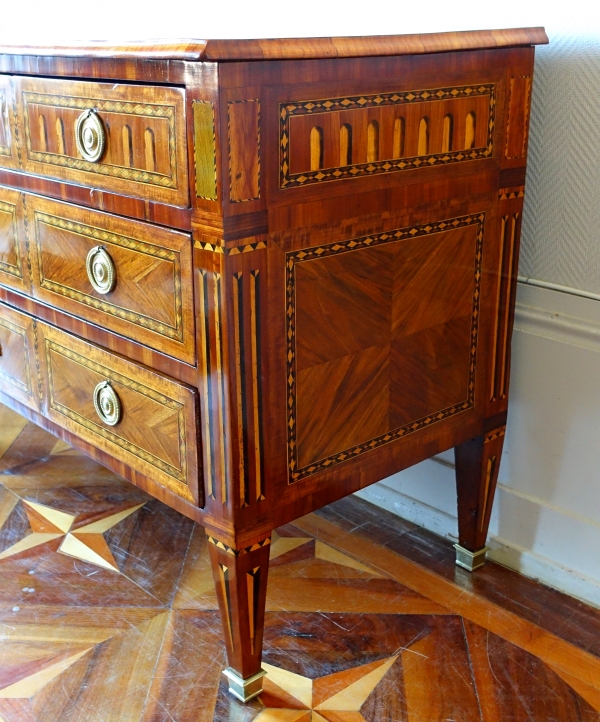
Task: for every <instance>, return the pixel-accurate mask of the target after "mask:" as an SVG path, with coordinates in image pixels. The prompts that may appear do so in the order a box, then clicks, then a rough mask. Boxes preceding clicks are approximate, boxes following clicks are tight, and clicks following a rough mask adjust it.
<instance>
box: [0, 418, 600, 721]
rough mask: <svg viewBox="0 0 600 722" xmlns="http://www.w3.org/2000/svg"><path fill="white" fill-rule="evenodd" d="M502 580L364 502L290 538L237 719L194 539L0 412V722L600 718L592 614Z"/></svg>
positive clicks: (144, 500)
mask: <svg viewBox="0 0 600 722" xmlns="http://www.w3.org/2000/svg"><path fill="white" fill-rule="evenodd" d="M353 515H355V516H354V517H353ZM411 559H420V563H419V564H415V563H414V561H411ZM507 574H512V573H509V572H507V571H506V570H502V569H501V568H500V567H496V566H495V565H489V566H488V568H487V569H486V570H484V573H483V574H480V575H479V576H477V577H470V576H469V575H468V574H467V573H466V572H462V570H457V569H456V568H455V567H454V566H453V564H452V555H451V553H450V551H449V546H448V545H447V544H446V543H445V542H444V541H442V540H434V539H432V538H429V537H427V535H426V534H425V533H424V532H422V531H421V530H418V529H417V528H416V527H414V526H413V525H410V524H407V523H406V522H402V521H401V520H398V519H395V518H393V517H391V515H387V516H386V515H385V513H382V512H380V510H374V508H369V507H368V505H366V504H365V503H364V502H359V501H356V500H354V501H344V502H339V503H338V504H337V505H332V507H329V508H328V509H327V510H325V511H324V512H323V513H320V514H319V515H312V516H309V517H305V518H304V519H301V520H298V522H296V523H295V524H290V525H287V526H285V527H282V528H280V529H278V530H277V532H276V533H275V534H274V536H273V543H272V545H271V569H270V575H269V591H268V599H267V614H266V627H265V655H264V667H265V670H266V671H267V677H266V678H265V689H264V692H263V694H262V695H261V696H260V697H259V698H258V699H255V700H253V701H252V702H251V703H249V704H248V705H242V704H239V703H238V702H237V701H235V700H233V699H232V698H231V697H230V696H229V695H228V693H227V688H226V684H225V682H224V680H223V679H222V676H221V670H222V669H223V667H224V666H225V652H224V645H223V642H222V632H221V627H220V622H219V617H218V613H217V604H216V595H215V591H214V586H213V579H212V573H211V569H210V564H209V561H208V554H207V548H206V537H205V535H204V533H203V530H202V529H201V528H199V527H195V526H194V524H193V523H192V522H190V521H189V520H187V519H185V518H184V517H183V516H181V515H180V514H177V513H176V512H174V511H172V510H171V509H169V508H168V507H166V506H165V505H163V504H161V503H160V502H158V501H155V500H152V499H151V498H150V497H148V496H147V495H146V494H144V493H143V492H141V491H140V490H138V489H136V488H135V487H134V486H132V485H130V484H128V483H126V482H124V481H123V480H121V479H120V478H118V477H117V476H115V475H114V474H112V473H111V472H109V471H107V470H106V469H104V468H103V467H101V466H99V465H98V464H96V463H95V462H92V461H91V460H89V459H87V458H86V457H85V456H83V455H81V454H79V453H78V452H76V451H75V450H73V449H71V448H70V447H69V446H68V445H66V444H65V443H64V442H62V441H57V440H56V439H55V438H54V437H52V436H51V435H50V434H48V433H47V432H45V431H42V430H41V429H38V428H37V427H35V426H34V425H32V424H26V423H25V422H24V420H22V419H21V418H20V417H18V416H17V415H16V414H14V413H13V412H11V411H9V410H8V409H6V408H5V407H3V406H0V721H1V722H254V721H255V720H256V722H430V721H431V722H447V721H450V720H451V721H452V722H529V721H533V722H600V650H599V649H598V646H599V645H598V644H597V643H596V642H595V641H594V640H595V639H596V637H597V633H598V630H600V612H597V611H596V610H592V609H590V608H585V607H584V605H581V604H580V603H578V602H575V601H572V600H568V598H565V597H563V596H562V595H558V593H556V592H552V591H551V590H547V589H545V588H544V587H541V586H540V585H536V584H535V583H533V582H529V581H528V580H525V581H523V580H522V578H518V577H517V576H516V575H514V578H513V577H511V576H509V577H507V576H506V575H507ZM495 579H496V580H500V581H501V582H502V584H503V588H504V589H505V590H506V588H507V585H508V584H509V583H510V584H512V585H513V587H514V589H515V590H516V592H515V593H516V594H518V598H517V599H516V600H515V599H509V597H510V595H508V594H507V595H506V599H505V600H504V601H503V600H502V599H501V597H500V596H499V593H498V588H497V586H496V587H494V580H495ZM507 580H508V581H507ZM477 587H479V589H477ZM536 604H537V605H538V606H536ZM542 609H544V610H545V611H546V614H542V613H541V611H540V610H542Z"/></svg>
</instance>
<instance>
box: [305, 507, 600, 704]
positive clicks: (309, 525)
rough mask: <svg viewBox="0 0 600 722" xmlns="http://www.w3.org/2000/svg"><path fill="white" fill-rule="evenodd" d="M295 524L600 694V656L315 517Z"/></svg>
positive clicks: (307, 517) (308, 517) (356, 535)
mask: <svg viewBox="0 0 600 722" xmlns="http://www.w3.org/2000/svg"><path fill="white" fill-rule="evenodd" d="M294 525H295V526H296V527H297V528H298V529H301V530H302V531H303V532H305V533H306V534H311V535H313V536H314V537H317V538H319V539H321V540H322V541H325V542H326V543H327V544H331V546H333V547H336V548H337V549H340V550H341V551H343V552H345V553H347V554H350V555H352V556H355V557H357V558H359V559H361V560H362V561H365V562H368V563H369V564H370V565H372V566H373V567H375V569H378V570H380V571H382V572H384V573H385V574H387V575H388V576H389V577H391V578H392V579H395V580H396V581H398V582H400V583H401V584H403V585H404V586H407V587H409V588H410V589H412V590H414V591H415V592H419V594H423V595H424V596H426V597H428V598H429V599H431V600H433V601H436V602H438V603H439V604H441V605H443V606H445V607H446V608H448V609H449V610H451V611H452V612H454V613H455V614H460V615H461V616H462V617H464V618H465V619H469V620H471V621H472V622H475V623H476V624H479V625H480V626H481V627H483V628H484V629H488V630H489V631H490V632H493V633H494V634H497V635H498V636H499V637H502V639H505V640H506V641H508V642H511V643H512V644H515V645H517V647H520V648H521V649H524V650H525V651H527V652H530V653H531V654H534V655H535V656H536V657H539V658H540V659H541V660H542V661H543V662H546V663H547V664H549V665H550V666H552V667H553V668H554V669H556V671H557V673H560V674H562V673H566V674H568V675H571V676H572V677H575V678H576V679H579V680H580V681H581V682H582V683H583V684H585V685H588V686H589V687H592V688H593V689H594V690H598V691H600V659H598V657H595V656H593V655H591V654H589V653H588V652H584V651H583V650H581V649H579V648H578V647H575V646H574V645H572V644H569V642H566V641H565V640H564V639H561V638H560V637H557V636H556V635H554V634H551V633H550V632H547V631H545V630H544V629H540V627H538V626H536V625H535V624H532V623H531V622H528V621H527V620H525V619H522V618H521V617H519V616H517V615H516V614H513V613H512V612H509V611H508V610H506V609H503V608H502V607H499V606H498V605H496V604H494V603H493V602H490V601H489V600H487V599H484V598H482V597H480V596H478V595H477V594H474V593H473V592H470V591H468V590H467V589H463V588H462V587H459V586H458V585H457V584H453V583H452V582H450V581H448V580H446V579H444V578H443V577H441V576H438V575H437V574H434V573H433V572H430V571H428V570H427V569H423V568H422V567H420V566H419V565H418V564H415V563H414V562H411V561H409V560H408V559H406V558H404V557H402V556H400V555H399V554H396V553H395V552H392V551H390V550H388V549H386V548H385V547H380V546H374V545H373V544H371V543H365V539H364V538H362V537H361V536H359V535H358V534H348V533H347V532H344V531H342V530H341V529H340V528H339V526H336V525H335V524H332V523H331V522H328V521H326V520H325V519H321V518H319V517H318V516H315V515H312V514H310V515H308V516H305V517H302V518H301V519H299V520H297V521H296V522H294Z"/></svg>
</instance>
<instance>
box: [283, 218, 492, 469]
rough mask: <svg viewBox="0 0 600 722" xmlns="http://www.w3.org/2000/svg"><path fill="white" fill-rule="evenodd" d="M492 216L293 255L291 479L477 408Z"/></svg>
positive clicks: (394, 232)
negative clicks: (485, 248)
mask: <svg viewBox="0 0 600 722" xmlns="http://www.w3.org/2000/svg"><path fill="white" fill-rule="evenodd" d="M483 222H484V215H483V214H477V215H472V216H462V217H460V218H451V219H449V220H445V221H441V222H436V223H430V224H422V225H415V226H413V227H409V228H400V229H397V230H392V231H388V232H386V233H380V234H376V235H372V236H368V237H364V238H354V239H351V240H348V241H343V242H337V243H330V244H326V245H322V246H319V247H315V248H305V249H303V250H301V251H293V252H290V253H288V254H287V269H288V278H287V289H288V319H289V322H288V339H289V345H288V349H287V352H288V383H289V391H290V393H289V408H290V412H289V419H288V421H289V423H288V428H289V436H288V441H289V452H288V454H289V462H290V481H296V480H298V479H301V478H303V477H305V476H308V475H310V474H313V473H315V472H316V471H319V470H321V469H324V468H330V467H331V466H332V465H334V464H336V463H340V462H342V461H344V460H345V459H347V458H354V457H356V456H357V455H359V454H362V453H364V452H366V451H369V450H370V449H373V448H376V447H378V446H380V445H382V444H386V443H389V442H391V441H393V440H395V439H398V438H401V437H402V436H405V435H406V434H409V433H411V432H413V431H416V430H418V429H420V428H424V427H425V426H428V425H429V424H432V423H435V422H436V421H439V420H442V419H444V418H448V417H450V416H452V415H454V414H456V413H459V412H460V411H464V410H466V409H469V408H472V407H473V405H474V389H475V360H476V351H477V333H478V317H479V296H480V279H481V254H482V240H483Z"/></svg>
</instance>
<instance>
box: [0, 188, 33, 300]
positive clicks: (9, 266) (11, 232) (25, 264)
mask: <svg viewBox="0 0 600 722" xmlns="http://www.w3.org/2000/svg"><path fill="white" fill-rule="evenodd" d="M0 283H1V284H2V285H3V286H10V288H15V289H17V290H18V291H21V292H25V293H30V288H31V284H30V279H29V258H28V256H27V244H26V242H25V229H24V226H23V200H22V196H21V194H20V193H18V192H17V191H14V190H11V189H9V188H3V187H1V186H0Z"/></svg>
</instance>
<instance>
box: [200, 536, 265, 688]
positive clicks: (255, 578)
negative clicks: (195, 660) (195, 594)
mask: <svg viewBox="0 0 600 722" xmlns="http://www.w3.org/2000/svg"><path fill="white" fill-rule="evenodd" d="M207 538H208V542H209V544H208V546H209V550H210V559H211V563H212V570H213V575H214V578H215V586H216V589H217V599H218V600H219V611H220V613H221V622H222V624H223V631H224V634H225V643H226V646H227V660H228V663H229V667H228V668H227V669H226V670H225V671H224V674H225V676H226V677H227V679H228V680H229V691H230V692H231V693H232V694H233V695H235V696H236V697H237V698H238V699H240V700H241V701H242V702H248V701H249V700H251V699H252V698H253V697H256V695H258V694H260V693H261V692H262V677H263V676H264V674H265V673H264V672H263V671H262V669H261V666H260V665H261V660H262V639H263V629H264V623H265V603H266V598H267V576H268V573H269V549H270V543H271V539H270V536H269V537H266V538H265V539H263V540H261V541H260V542H259V543H257V544H254V545H253V546H251V547H247V548H245V549H232V548H231V547H229V546H227V545H226V544H224V543H222V542H220V541H219V540H218V539H215V538H214V537H212V536H210V535H207Z"/></svg>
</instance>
